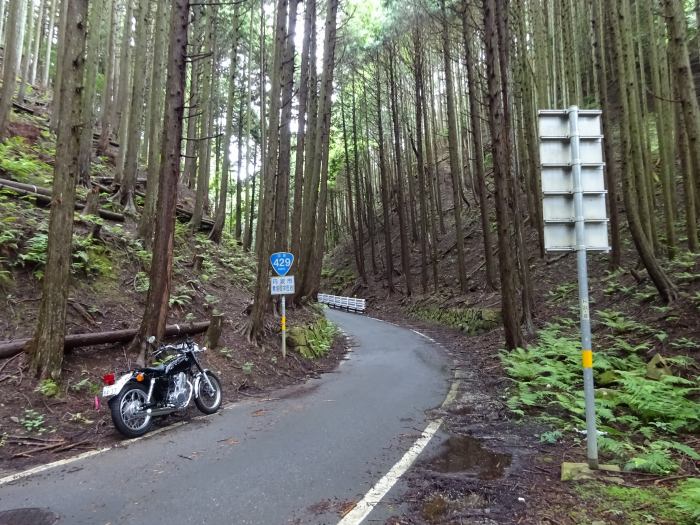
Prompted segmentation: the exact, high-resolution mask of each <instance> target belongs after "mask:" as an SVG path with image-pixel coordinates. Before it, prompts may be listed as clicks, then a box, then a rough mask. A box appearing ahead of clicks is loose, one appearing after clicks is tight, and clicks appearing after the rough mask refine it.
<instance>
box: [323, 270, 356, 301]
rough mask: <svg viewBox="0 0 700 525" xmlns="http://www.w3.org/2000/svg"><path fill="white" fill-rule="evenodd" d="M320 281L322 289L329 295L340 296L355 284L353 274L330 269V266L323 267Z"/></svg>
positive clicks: (347, 271) (350, 271)
mask: <svg viewBox="0 0 700 525" xmlns="http://www.w3.org/2000/svg"><path fill="white" fill-rule="evenodd" d="M321 280H322V281H323V284H324V289H325V290H328V291H329V293H331V294H337V295H342V293H343V291H344V290H347V289H348V288H349V287H350V286H352V285H353V283H354V282H355V274H354V273H353V272H352V270H349V269H337V268H331V267H330V265H326V264H324V265H323V269H322V270H321Z"/></svg>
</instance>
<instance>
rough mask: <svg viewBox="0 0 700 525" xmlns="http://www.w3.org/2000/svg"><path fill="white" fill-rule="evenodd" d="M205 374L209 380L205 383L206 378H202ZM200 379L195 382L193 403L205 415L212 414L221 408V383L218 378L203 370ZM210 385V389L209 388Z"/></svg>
mask: <svg viewBox="0 0 700 525" xmlns="http://www.w3.org/2000/svg"><path fill="white" fill-rule="evenodd" d="M204 374H206V376H207V378H209V382H207V380H206V378H205V377H203V376H204ZM204 374H203V375H202V377H200V378H199V381H198V382H197V389H196V392H195V393H194V402H195V404H196V405H197V408H198V409H199V410H201V411H202V412H204V413H205V414H213V413H214V412H216V411H217V410H219V407H220V406H221V382H220V381H219V378H218V377H216V376H215V375H214V374H213V373H211V372H210V371H209V370H205V372H204ZM209 383H211V387H210V386H209Z"/></svg>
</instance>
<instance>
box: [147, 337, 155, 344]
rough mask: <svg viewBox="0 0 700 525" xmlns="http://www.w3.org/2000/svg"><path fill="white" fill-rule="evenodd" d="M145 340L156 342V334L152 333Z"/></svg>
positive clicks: (151, 342) (150, 342)
mask: <svg viewBox="0 0 700 525" xmlns="http://www.w3.org/2000/svg"><path fill="white" fill-rule="evenodd" d="M146 341H148V342H149V344H153V343H155V342H156V336H154V335H152V336H150V337H149V338H148V339H146Z"/></svg>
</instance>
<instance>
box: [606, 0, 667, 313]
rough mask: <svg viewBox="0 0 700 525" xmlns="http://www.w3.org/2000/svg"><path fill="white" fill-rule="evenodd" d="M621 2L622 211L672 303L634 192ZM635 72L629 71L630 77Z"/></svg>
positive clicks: (614, 14) (614, 11) (613, 13)
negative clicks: (623, 208)
mask: <svg viewBox="0 0 700 525" xmlns="http://www.w3.org/2000/svg"><path fill="white" fill-rule="evenodd" d="M623 1H624V0H616V1H615V2H614V3H612V4H611V5H610V8H609V10H610V13H609V19H610V21H611V25H612V29H613V31H612V33H613V34H612V36H611V38H612V41H613V47H614V51H615V59H616V62H617V74H618V78H619V81H618V86H619V89H620V102H621V107H622V118H621V122H620V143H621V148H620V149H621V151H622V171H623V177H622V185H623V192H622V195H623V198H624V203H625V210H626V213H627V222H628V224H629V227H630V233H631V234H632V240H633V241H634V244H635V246H636V248H637V252H638V253H639V256H640V258H641V259H642V262H643V263H644V266H645V267H646V269H647V272H649V276H650V277H651V279H652V281H653V282H654V285H655V286H656V288H657V290H658V291H659V294H660V295H661V297H662V299H663V300H664V301H665V302H671V301H674V300H675V299H676V296H677V291H676V287H675V286H674V284H673V283H672V282H671V281H670V280H669V279H668V276H667V275H666V273H665V272H664V271H663V269H662V268H661V266H660V265H659V262H658V261H657V259H656V257H654V251H653V247H652V245H651V242H650V239H649V237H648V236H647V231H646V230H645V228H644V226H643V222H642V218H641V217H640V216H639V210H638V206H637V203H638V201H639V194H638V192H637V187H636V185H637V180H636V178H635V175H634V172H633V171H634V170H635V163H634V160H633V158H632V157H633V156H634V155H637V152H638V147H635V146H634V145H633V144H632V143H633V142H634V141H636V140H637V139H638V138H639V137H636V136H635V134H634V133H633V131H632V130H633V125H632V122H631V119H630V113H631V111H632V110H631V109H630V93H629V91H630V84H631V85H632V86H633V85H634V82H629V80H628V79H629V78H630V71H628V70H627V66H628V64H627V61H626V60H625V51H624V46H625V44H624V41H623V37H622V35H621V22H622V17H623V16H624V12H625V11H624V6H623V5H622V3H623ZM633 74H634V73H633V72H632V75H633Z"/></svg>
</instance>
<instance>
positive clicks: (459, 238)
mask: <svg viewBox="0 0 700 525" xmlns="http://www.w3.org/2000/svg"><path fill="white" fill-rule="evenodd" d="M440 10H441V13H442V17H441V18H442V30H441V33H442V55H443V61H444V66H445V90H446V92H447V128H448V129H447V133H448V141H449V152H450V174H451V176H452V200H453V201H454V208H455V210H454V216H455V238H456V239H455V240H456V244H457V274H458V276H459V289H460V290H461V291H462V292H466V291H467V271H466V267H465V263H464V230H463V228H462V196H461V193H462V192H461V180H462V178H461V175H460V174H461V172H462V165H461V162H460V161H459V146H458V138H457V115H456V114H455V101H454V84H453V81H452V63H451V62H452V59H451V58H450V35H449V26H448V20H447V10H446V9H445V0H440ZM438 198H439V197H438Z"/></svg>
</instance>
